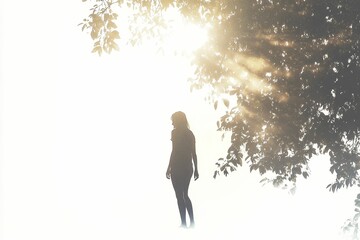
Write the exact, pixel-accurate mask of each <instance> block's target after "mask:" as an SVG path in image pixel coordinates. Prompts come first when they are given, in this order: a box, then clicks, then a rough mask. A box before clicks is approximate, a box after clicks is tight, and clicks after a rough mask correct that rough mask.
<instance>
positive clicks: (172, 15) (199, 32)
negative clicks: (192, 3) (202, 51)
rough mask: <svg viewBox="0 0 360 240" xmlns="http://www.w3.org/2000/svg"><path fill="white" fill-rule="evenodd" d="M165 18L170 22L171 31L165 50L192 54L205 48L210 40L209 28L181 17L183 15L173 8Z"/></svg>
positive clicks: (168, 34)
mask: <svg viewBox="0 0 360 240" xmlns="http://www.w3.org/2000/svg"><path fill="white" fill-rule="evenodd" d="M166 13H167V14H166V15H165V18H166V20H167V21H168V22H170V23H171V24H170V29H169V31H167V32H166V33H165V34H164V36H163V38H164V40H165V41H164V46H163V47H164V49H166V50H167V51H170V52H185V53H190V54H192V53H193V52H194V51H196V50H197V49H199V48H200V47H201V46H203V45H204V44H205V43H206V41H207V39H208V35H207V34H208V26H207V27H201V26H200V25H197V24H194V23H191V22H189V21H187V20H186V19H184V17H182V16H181V13H180V12H179V11H178V10H176V9H174V8H172V9H169V10H168V11H167V12H166Z"/></svg>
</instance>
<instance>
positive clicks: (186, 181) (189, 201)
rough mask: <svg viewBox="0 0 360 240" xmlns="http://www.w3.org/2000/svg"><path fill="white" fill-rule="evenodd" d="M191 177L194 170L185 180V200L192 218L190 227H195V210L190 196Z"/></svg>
mask: <svg viewBox="0 0 360 240" xmlns="http://www.w3.org/2000/svg"><path fill="white" fill-rule="evenodd" d="M191 177H192V171H191V174H190V175H188V176H187V177H186V179H184V180H185V182H184V202H185V208H186V210H187V212H188V214H189V218H190V227H194V226H195V221H194V212H193V207H192V203H191V200H190V197H189V195H188V191H189V185H190V180H191Z"/></svg>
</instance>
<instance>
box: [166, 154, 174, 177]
mask: <svg viewBox="0 0 360 240" xmlns="http://www.w3.org/2000/svg"><path fill="white" fill-rule="evenodd" d="M172 159H173V151H171V154H170V160H169V165H168V168H167V170H166V178H167V179H170V177H171V165H172Z"/></svg>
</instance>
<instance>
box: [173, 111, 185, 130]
mask: <svg viewBox="0 0 360 240" xmlns="http://www.w3.org/2000/svg"><path fill="white" fill-rule="evenodd" d="M171 120H172V121H173V124H174V127H175V128H189V123H188V120H187V118H186V115H185V113H183V112H181V111H178V112H175V113H174V114H173V115H171Z"/></svg>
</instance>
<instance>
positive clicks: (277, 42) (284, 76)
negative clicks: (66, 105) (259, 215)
mask: <svg viewBox="0 0 360 240" xmlns="http://www.w3.org/2000/svg"><path fill="white" fill-rule="evenodd" d="M83 1H84V0H83ZM94 2H95V5H94V6H93V8H92V9H91V11H92V13H91V14H90V15H89V17H88V18H87V19H85V20H84V22H83V28H89V29H90V30H91V37H92V38H93V40H94V51H95V52H98V53H101V51H106V52H110V51H111V50H112V49H116V48H117V46H116V44H115V39H116V38H118V37H119V34H118V32H117V30H116V25H115V24H114V23H113V20H115V19H116V18H117V15H116V14H115V13H114V12H113V9H114V8H115V6H119V7H121V6H123V5H124V4H127V5H128V6H129V7H131V8H133V9H134V10H135V11H134V13H135V14H134V16H135V17H141V18H143V19H145V20H146V22H147V25H146V27H147V29H134V31H133V33H134V34H135V35H134V36H136V33H139V32H144V30H146V32H151V33H155V34H156V31H153V29H154V26H159V25H161V24H160V23H161V14H162V12H163V11H166V9H167V8H169V7H177V8H179V10H180V11H181V13H182V14H183V15H184V17H186V18H188V19H189V20H191V21H196V22H197V23H198V24H210V25H211V30H210V33H209V36H210V41H209V43H208V44H207V46H205V47H204V48H202V49H200V50H199V51H198V52H197V54H196V59H195V64H196V66H197V70H196V78H195V79H193V80H192V87H193V88H195V89H201V88H204V87H205V86H206V87H208V88H209V89H211V91H210V92H209V96H210V97H211V99H212V101H213V103H214V107H215V108H217V106H218V104H219V103H221V102H222V103H224V104H225V106H226V107H227V109H228V110H227V111H226V113H225V114H224V116H222V117H221V119H219V121H218V127H219V130H222V131H229V132H231V144H230V146H229V149H228V153H227V156H226V157H225V158H220V159H219V161H218V162H217V166H218V168H217V169H216V171H215V173H214V177H216V176H217V175H219V174H220V173H223V174H225V175H227V174H229V172H231V171H234V170H236V168H237V167H238V166H242V164H243V162H246V163H247V164H248V166H249V168H250V171H258V172H259V173H260V174H261V175H263V174H265V175H269V173H271V174H270V175H272V177H268V178H266V181H269V182H272V183H273V184H274V185H275V186H280V185H293V184H295V183H296V180H297V178H298V177H299V176H302V177H304V178H307V177H308V176H309V167H308V163H309V160H310V159H311V158H312V156H313V155H315V154H328V155H329V156H330V163H331V167H330V171H331V173H334V175H335V176H336V178H335V180H334V182H333V183H331V184H329V185H328V186H327V187H328V188H329V189H330V190H331V191H333V192H334V191H336V190H338V189H340V188H343V187H351V186H354V185H358V186H360V178H359V169H360V148H359V147H360V142H359V133H360V36H359V33H360V15H359V14H358V13H359V12H360V2H359V1H357V0H338V1H326V0H308V1H303V0H293V1H287V0H249V1H239V0H225V1H211V0H199V1H189V0H135V1H123V0H118V1H115V0H113V1H111V0H96V1H94ZM134 39H136V37H135V38H134ZM356 229H357V228H356ZM356 231H357V230H356Z"/></svg>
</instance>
